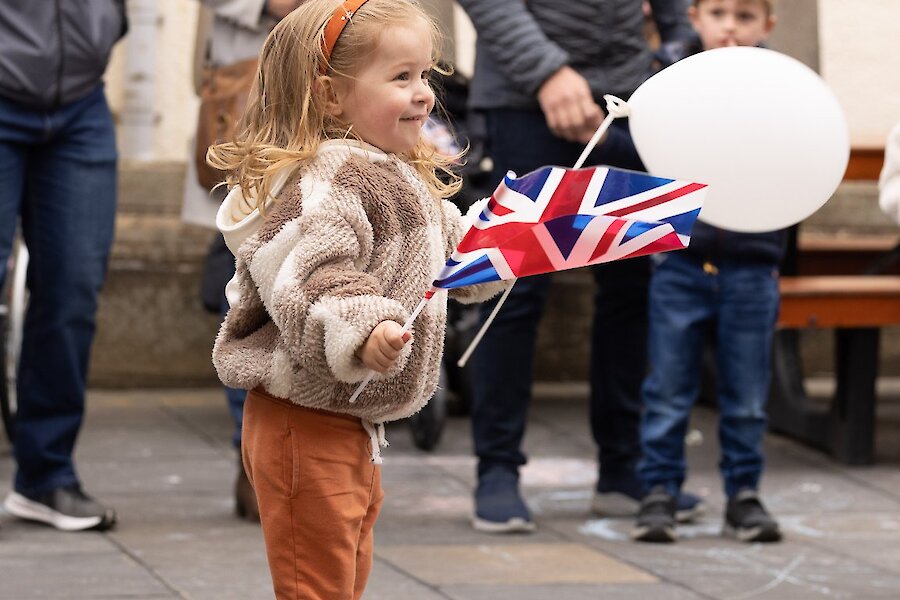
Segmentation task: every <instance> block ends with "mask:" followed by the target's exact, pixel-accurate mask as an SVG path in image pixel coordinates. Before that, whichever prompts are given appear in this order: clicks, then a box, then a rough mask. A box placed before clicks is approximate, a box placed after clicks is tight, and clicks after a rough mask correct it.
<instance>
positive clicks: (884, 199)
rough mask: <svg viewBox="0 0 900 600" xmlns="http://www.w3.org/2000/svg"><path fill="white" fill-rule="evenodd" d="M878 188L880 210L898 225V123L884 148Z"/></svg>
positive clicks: (899, 188) (899, 127) (899, 140)
mask: <svg viewBox="0 0 900 600" xmlns="http://www.w3.org/2000/svg"><path fill="white" fill-rule="evenodd" d="M879 190H880V194H879V197H878V202H879V204H881V210H883V211H884V212H885V213H887V215H888V216H889V217H890V218H891V219H893V220H894V221H895V222H896V223H897V224H898V225H900V123H897V125H895V126H894V129H893V131H891V134H890V135H889V136H888V140H887V144H886V145H885V148H884V168H883V169H882V170H881V179H880V181H879Z"/></svg>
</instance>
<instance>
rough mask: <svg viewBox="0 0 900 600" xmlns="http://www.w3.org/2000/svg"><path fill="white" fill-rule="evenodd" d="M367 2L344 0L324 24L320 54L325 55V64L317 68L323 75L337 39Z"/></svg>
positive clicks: (363, 0)
mask: <svg viewBox="0 0 900 600" xmlns="http://www.w3.org/2000/svg"><path fill="white" fill-rule="evenodd" d="M366 2H368V0H344V2H343V3H342V4H341V5H340V6H338V7H337V8H336V9H334V12H333V13H331V18H330V19H328V23H326V24H325V35H324V37H323V38H322V53H323V54H324V55H325V62H323V63H322V66H321V67H320V68H319V71H320V72H321V73H322V74H323V75H324V74H325V71H326V70H327V69H328V61H329V60H331V53H332V52H333V51H334V45H335V44H336V43H337V41H338V38H339V37H341V34H342V33H343V32H344V27H346V26H347V23H349V22H350V21H351V19H352V18H353V15H354V14H356V11H358V10H359V7H360V6H362V5H363V4H365V3H366Z"/></svg>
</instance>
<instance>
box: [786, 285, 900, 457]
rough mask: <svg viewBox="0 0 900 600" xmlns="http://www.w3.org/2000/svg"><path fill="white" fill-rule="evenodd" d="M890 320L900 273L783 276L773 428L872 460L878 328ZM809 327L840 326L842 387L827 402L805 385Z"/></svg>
mask: <svg viewBox="0 0 900 600" xmlns="http://www.w3.org/2000/svg"><path fill="white" fill-rule="evenodd" d="M892 325H900V276H893V275H846V276H842V275H827V276H795V277H782V279H781V312H780V316H779V320H778V327H779V330H778V331H777V332H776V336H775V347H774V351H773V360H774V369H773V378H772V397H771V401H770V403H769V416H770V423H771V425H772V428H773V429H775V430H777V431H781V432H784V433H787V434H789V435H793V436H795V437H798V438H800V439H801V440H803V441H805V442H807V443H809V444H811V445H813V446H816V447H818V448H821V449H823V450H827V451H829V452H831V454H832V455H834V456H835V457H836V458H837V459H839V460H841V461H843V462H845V463H848V464H855V465H859V464H871V463H872V462H873V461H874V441H875V405H876V396H875V382H876V379H877V377H878V350H879V338H880V332H881V328H882V327H886V326H892ZM807 328H830V329H834V330H835V361H834V362H835V379H836V383H837V386H836V390H835V395H834V398H833V399H832V401H831V403H830V406H829V407H827V408H826V407H822V406H816V405H815V404H814V403H813V402H812V401H811V400H810V399H809V398H808V397H807V395H806V391H805V389H804V385H803V367H802V363H801V360H800V353H799V333H800V331H801V330H803V329H807Z"/></svg>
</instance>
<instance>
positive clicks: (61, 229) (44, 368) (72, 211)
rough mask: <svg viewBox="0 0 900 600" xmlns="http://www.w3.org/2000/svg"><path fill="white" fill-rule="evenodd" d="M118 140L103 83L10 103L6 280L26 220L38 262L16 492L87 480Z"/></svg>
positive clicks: (1, 197)
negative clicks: (82, 432)
mask: <svg viewBox="0 0 900 600" xmlns="http://www.w3.org/2000/svg"><path fill="white" fill-rule="evenodd" d="M116 159H117V155H116V140H115V130H114V127H113V121H112V117H111V115H110V112H109V108H108V107H107V104H106V97H105V95H104V91H103V86H102V85H100V86H98V87H97V89H95V90H94V91H93V92H91V93H90V94H89V95H87V96H86V97H84V98H82V99H80V100H77V101H75V102H72V103H70V104H66V105H64V106H61V107H59V108H58V109H54V110H48V111H43V110H35V109H32V108H30V107H27V106H22V105H19V104H16V103H13V102H10V101H8V100H5V99H2V98H0V282H2V281H3V279H4V278H5V276H6V273H5V270H6V259H7V257H8V256H9V252H10V247H11V243H12V239H13V235H14V233H15V227H16V221H17V217H19V218H21V224H22V232H23V235H24V239H25V243H26V245H27V246H28V250H29V253H30V255H31V260H30V263H29V265H28V272H27V283H28V289H29V291H30V294H31V296H30V299H29V304H28V312H27V315H26V317H25V330H24V338H23V343H22V353H21V364H20V368H19V376H18V413H17V415H16V441H15V447H14V453H15V457H16V462H17V464H18V470H17V472H16V479H15V489H16V491H18V492H20V493H23V494H26V495H37V494H42V493H44V492H47V491H49V490H52V489H54V488H57V487H60V486H66V485H71V484H76V483H78V476H77V474H76V472H75V466H74V464H73V461H72V452H73V449H74V446H75V439H76V437H77V435H78V430H79V429H80V427H81V421H82V417H83V415H84V397H85V379H86V376H87V368H88V359H89V355H90V349H91V343H92V341H93V338H94V325H95V314H96V311H97V295H98V293H99V291H100V287H101V285H102V283H103V279H104V276H105V272H106V264H107V258H108V256H109V250H110V247H111V245H112V240H113V227H114V219H115V208H116Z"/></svg>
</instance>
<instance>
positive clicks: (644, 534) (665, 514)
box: [631, 486, 677, 543]
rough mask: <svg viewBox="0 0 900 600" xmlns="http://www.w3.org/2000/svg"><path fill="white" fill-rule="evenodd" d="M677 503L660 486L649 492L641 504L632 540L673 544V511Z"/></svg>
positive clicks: (674, 537)
mask: <svg viewBox="0 0 900 600" xmlns="http://www.w3.org/2000/svg"><path fill="white" fill-rule="evenodd" d="M676 507H677V502H676V500H675V496H673V495H672V494H670V493H669V492H667V491H666V489H665V488H663V487H662V486H657V487H655V488H653V489H652V490H650V493H649V494H647V496H645V497H644V500H643V501H642V502H641V508H640V510H639V511H638V515H637V521H636V522H635V525H634V529H633V530H632V532H631V537H632V539H635V540H637V541H639V542H657V543H669V542H674V541H675V539H676V537H677V535H676V533H675V511H676Z"/></svg>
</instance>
